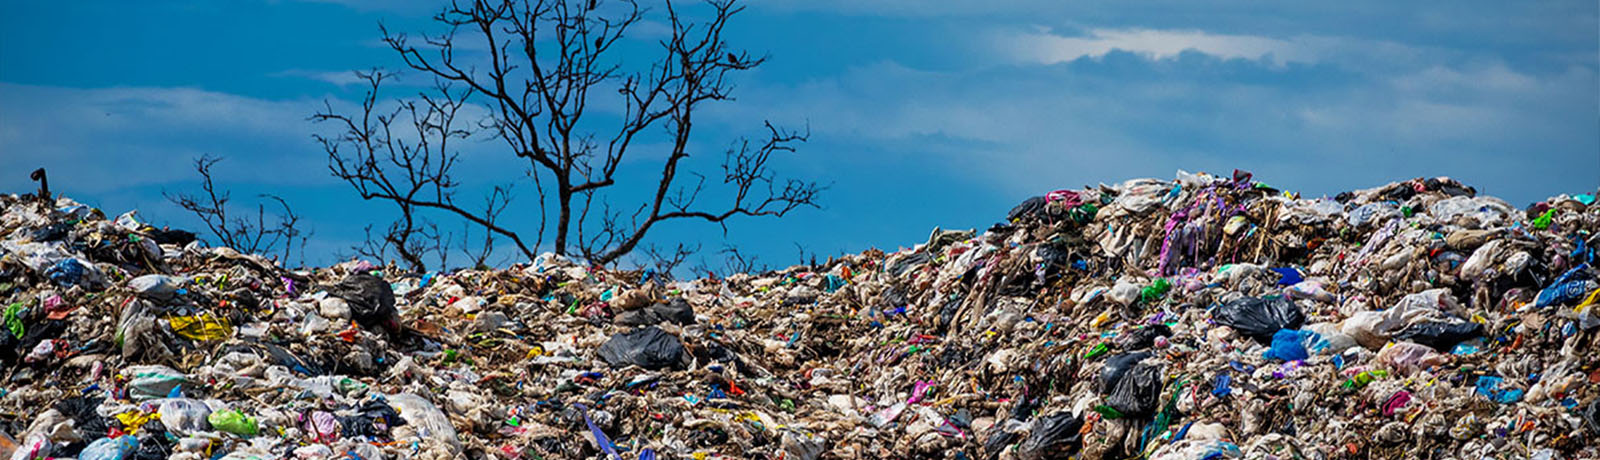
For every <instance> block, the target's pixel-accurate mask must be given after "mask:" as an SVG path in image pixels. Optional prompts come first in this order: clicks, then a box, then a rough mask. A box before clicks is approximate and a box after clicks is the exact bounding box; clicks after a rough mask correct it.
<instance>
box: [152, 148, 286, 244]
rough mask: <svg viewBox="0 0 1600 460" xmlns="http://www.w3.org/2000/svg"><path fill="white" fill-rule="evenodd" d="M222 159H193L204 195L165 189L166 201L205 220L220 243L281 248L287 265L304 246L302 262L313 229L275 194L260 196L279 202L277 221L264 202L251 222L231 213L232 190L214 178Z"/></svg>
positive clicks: (258, 207)
mask: <svg viewBox="0 0 1600 460" xmlns="http://www.w3.org/2000/svg"><path fill="white" fill-rule="evenodd" d="M220 161H222V158H221V157H213V156H210V155H205V156H201V157H200V158H196V159H195V160H194V169H195V172H197V173H199V174H200V178H201V181H200V189H201V190H202V191H204V192H205V193H204V194H203V195H190V194H182V193H177V194H175V193H167V192H162V195H164V196H166V197H167V201H170V202H172V203H173V204H176V205H178V207H181V208H183V209H184V210H185V211H189V212H190V213H192V214H194V215H195V217H198V218H200V221H201V222H203V223H205V225H206V228H207V229H209V230H210V231H211V234H212V236H214V237H216V239H217V241H216V242H217V243H219V244H221V245H223V246H227V247H230V248H233V249H236V250H238V251H239V252H243V253H247V254H255V253H269V252H274V251H281V252H280V253H279V254H280V255H281V258H279V261H280V262H282V263H284V264H287V263H288V262H289V256H290V255H291V254H293V251H294V247H295V244H296V243H297V242H298V243H299V244H300V247H301V259H302V262H303V260H304V258H305V249H304V247H305V242H306V240H308V239H309V238H310V237H311V234H310V232H307V231H305V230H303V229H301V228H300V215H299V214H295V213H294V209H292V208H291V207H290V206H289V202H288V201H284V199H283V198H281V197H278V196H276V195H268V194H262V195H258V197H259V198H262V199H263V200H272V201H273V202H276V203H277V204H278V206H279V207H280V208H282V209H283V212H282V213H280V214H276V215H274V216H273V217H275V218H276V219H277V221H276V222H269V221H268V219H267V209H266V205H265V204H264V203H257V204H256V215H255V219H254V221H252V220H251V219H250V218H249V216H248V214H247V215H246V216H245V217H239V216H237V215H234V216H229V215H228V201H229V200H230V199H231V198H230V193H229V192H227V191H219V190H217V187H216V184H215V182H214V181H213V180H212V175H211V167H212V166H215V165H216V164H217V162H220Z"/></svg>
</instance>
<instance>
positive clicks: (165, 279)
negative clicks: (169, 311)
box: [128, 275, 183, 301]
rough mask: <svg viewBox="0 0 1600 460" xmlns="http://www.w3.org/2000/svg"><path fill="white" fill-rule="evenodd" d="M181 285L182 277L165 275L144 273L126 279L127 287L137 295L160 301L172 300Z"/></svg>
mask: <svg viewBox="0 0 1600 460" xmlns="http://www.w3.org/2000/svg"><path fill="white" fill-rule="evenodd" d="M182 285H183V279H182V278H177V277H172V276H167V275H144V276H140V277H138V278H134V279H131V280H128V289H132V290H133V292H134V293H135V294H138V295H139V297H144V298H146V299H151V300H160V301H166V300H172V298H173V297H175V296H177V295H178V289H180V288H181V287H182Z"/></svg>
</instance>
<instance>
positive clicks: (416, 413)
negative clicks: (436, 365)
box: [388, 393, 461, 452]
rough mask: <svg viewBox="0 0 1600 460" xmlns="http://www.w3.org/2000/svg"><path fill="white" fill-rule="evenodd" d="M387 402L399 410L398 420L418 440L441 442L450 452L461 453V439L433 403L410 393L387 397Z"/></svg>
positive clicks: (448, 420)
mask: <svg viewBox="0 0 1600 460" xmlns="http://www.w3.org/2000/svg"><path fill="white" fill-rule="evenodd" d="M388 401H389V405H390V406H394V408H395V409H397V410H399V412H400V418H402V419H405V421H406V423H405V426H407V427H410V428H411V429H412V430H415V432H416V436H417V437H418V438H420V439H423V440H442V441H445V442H446V443H447V444H449V446H450V450H451V452H460V451H461V438H459V437H457V436H456V428H455V426H454V425H451V424H450V419H449V418H448V417H445V415H444V412H440V411H439V408H438V407H437V406H434V405H433V403H431V402H428V400H426V399H422V397H421V396H417V395H414V394H411V393H403V394H397V395H389V396H388ZM397 436H398V435H397Z"/></svg>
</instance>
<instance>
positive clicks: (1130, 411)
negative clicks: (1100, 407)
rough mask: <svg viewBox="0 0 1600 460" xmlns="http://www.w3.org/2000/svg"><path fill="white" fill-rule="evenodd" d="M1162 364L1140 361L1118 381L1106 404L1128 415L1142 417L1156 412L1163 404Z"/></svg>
mask: <svg viewBox="0 0 1600 460" xmlns="http://www.w3.org/2000/svg"><path fill="white" fill-rule="evenodd" d="M1162 378H1163V376H1162V365H1161V364H1159V363H1140V364H1138V365H1135V366H1134V367H1133V369H1129V370H1128V373H1127V374H1125V375H1123V376H1122V378H1121V379H1120V380H1118V381H1117V387H1116V388H1115V389H1113V390H1111V396H1109V397H1107V398H1106V405H1109V406H1111V408H1112V409H1116V410H1117V412H1121V413H1122V414H1123V415H1124V416H1128V417H1142V416H1146V415H1150V414H1153V413H1155V411H1156V406H1158V405H1160V404H1161V388H1162V386H1163V385H1164V383H1163V382H1162Z"/></svg>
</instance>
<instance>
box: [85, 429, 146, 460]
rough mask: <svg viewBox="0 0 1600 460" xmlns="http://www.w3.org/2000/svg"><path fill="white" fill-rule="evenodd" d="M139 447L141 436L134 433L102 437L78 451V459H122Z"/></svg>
mask: <svg viewBox="0 0 1600 460" xmlns="http://www.w3.org/2000/svg"><path fill="white" fill-rule="evenodd" d="M137 449H139V438H135V437H133V436H132V435H122V436H118V437H115V438H100V439H96V440H95V441H94V442H91V443H89V446H88V447H84V448H83V452H79V453H78V460H122V459H124V458H127V457H128V454H132V453H133V451H134V450H137Z"/></svg>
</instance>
